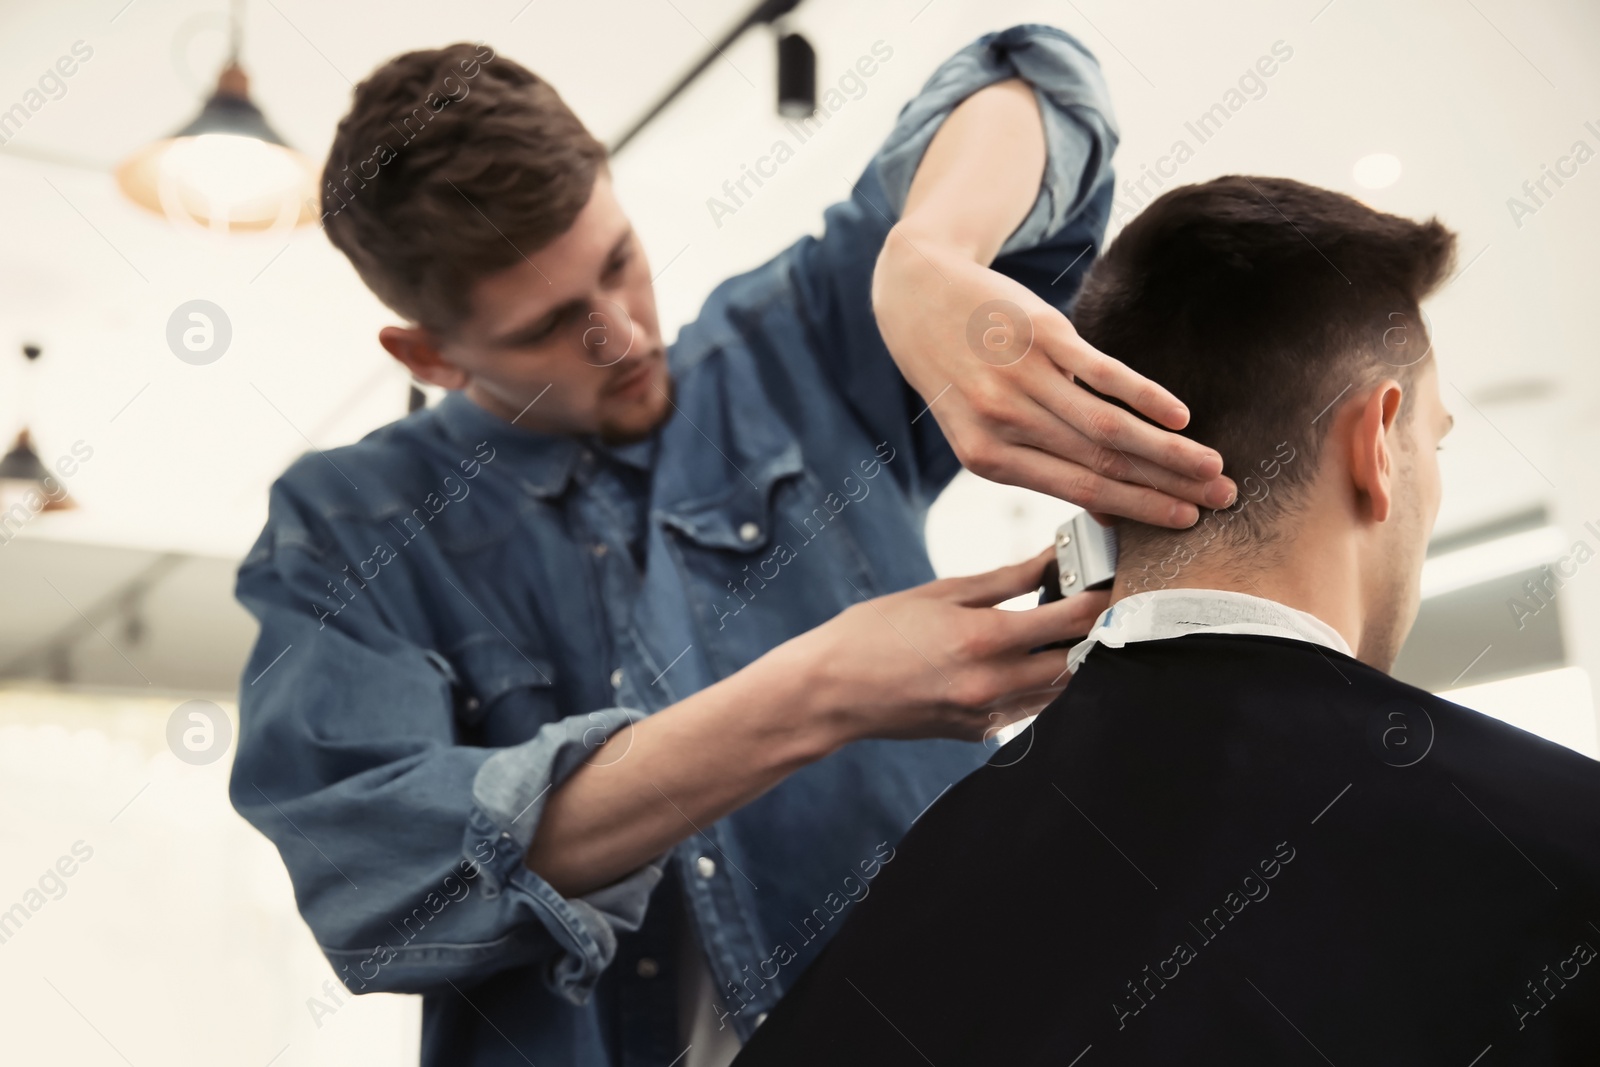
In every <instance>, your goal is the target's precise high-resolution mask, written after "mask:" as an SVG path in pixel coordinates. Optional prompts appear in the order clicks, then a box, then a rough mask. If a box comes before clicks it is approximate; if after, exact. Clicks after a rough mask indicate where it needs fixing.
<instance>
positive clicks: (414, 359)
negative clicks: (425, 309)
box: [378, 326, 467, 389]
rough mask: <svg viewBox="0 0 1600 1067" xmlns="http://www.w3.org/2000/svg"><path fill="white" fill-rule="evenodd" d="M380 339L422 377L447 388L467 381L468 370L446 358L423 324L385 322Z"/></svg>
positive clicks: (420, 379) (414, 372)
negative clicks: (388, 324) (386, 323)
mask: <svg viewBox="0 0 1600 1067" xmlns="http://www.w3.org/2000/svg"><path fill="white" fill-rule="evenodd" d="M378 343H379V344H381V345H382V346H383V347H384V348H386V349H388V351H389V354H390V355H391V356H393V357H394V358H395V359H397V360H399V361H400V362H401V363H403V364H405V367H406V369H407V370H409V371H410V372H411V376H412V377H413V378H415V379H417V380H418V381H422V382H427V383H429V384H430V385H437V386H440V387H441V388H444V389H461V388H464V387H465V386H466V384H467V374H466V372H465V371H463V370H462V369H461V368H459V367H457V366H455V365H453V364H450V363H446V362H445V360H444V357H443V356H441V355H440V354H439V342H438V341H437V340H435V339H434V336H433V334H432V333H431V332H429V331H428V330H426V329H423V328H422V327H421V326H385V327H384V328H383V329H381V330H379V331H378Z"/></svg>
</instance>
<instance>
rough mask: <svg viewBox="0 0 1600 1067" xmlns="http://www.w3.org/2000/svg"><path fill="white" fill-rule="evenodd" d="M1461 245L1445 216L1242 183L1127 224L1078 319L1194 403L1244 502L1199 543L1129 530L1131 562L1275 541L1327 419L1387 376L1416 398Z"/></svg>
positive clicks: (1284, 185)
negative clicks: (1435, 306) (1434, 312)
mask: <svg viewBox="0 0 1600 1067" xmlns="http://www.w3.org/2000/svg"><path fill="white" fill-rule="evenodd" d="M1455 243H1456V238H1455V234H1454V233H1452V232H1451V231H1450V230H1448V229H1446V228H1445V227H1444V226H1443V225H1442V224H1441V223H1440V222H1439V221H1438V220H1437V219H1429V220H1428V221H1426V222H1415V221H1412V220H1411V219H1405V218H1400V217H1399V216H1396V215H1386V214H1384V213H1383V212H1380V211H1374V210H1373V209H1372V208H1370V207H1367V206H1366V205H1365V204H1363V203H1361V202H1360V201H1358V200H1355V199H1353V198H1351V197H1348V196H1344V195H1343V194H1340V193H1335V192H1330V191H1329V190H1326V189H1318V188H1316V187H1314V186H1310V185H1303V184H1301V183H1300V182H1296V181H1290V180H1288V179H1287V178H1252V177H1244V176H1241V175H1230V176H1227V177H1222V178H1217V179H1215V180H1213V181H1209V182H1205V183H1202V184H1199V185H1186V186H1182V187H1180V188H1177V189H1173V190H1171V191H1170V192H1168V193H1166V194H1165V195H1163V196H1161V197H1159V198H1158V199H1156V200H1155V201H1154V202H1152V203H1151V204H1150V206H1149V207H1148V208H1146V209H1145V210H1144V211H1143V212H1142V213H1141V214H1140V215H1139V216H1138V217H1137V218H1135V219H1134V220H1133V221H1132V222H1131V223H1129V224H1128V226H1127V227H1126V228H1125V229H1124V230H1123V231H1122V232H1121V233H1120V234H1119V235H1118V236H1117V238H1116V240H1115V241H1113V242H1112V243H1111V246H1110V247H1109V248H1108V249H1107V250H1106V252H1105V254H1104V255H1103V256H1102V257H1101V258H1100V259H1099V261H1098V262H1096V263H1095V264H1094V266H1093V268H1091V270H1090V271H1089V274H1088V277H1087V279H1086V280H1085V281H1084V284H1083V289H1082V292H1081V294H1080V295H1079V297H1078V302H1077V305H1076V307H1075V309H1074V311H1073V316H1072V317H1073V322H1074V324H1075V325H1076V326H1077V329H1078V332H1079V333H1080V334H1081V335H1082V336H1083V338H1084V339H1085V340H1087V341H1088V342H1089V343H1090V344H1092V345H1094V346H1095V347H1096V348H1098V349H1100V351H1102V352H1105V353H1106V354H1108V355H1111V356H1114V357H1116V358H1117V359H1119V360H1121V361H1122V362H1124V363H1126V364H1127V365H1128V366H1130V367H1132V368H1133V369H1134V370H1137V371H1139V372H1140V373H1141V374H1144V375H1145V376H1147V377H1149V378H1151V379H1153V380H1154V381H1157V382H1159V383H1161V384H1162V385H1164V386H1166V387H1167V388H1168V389H1170V390H1171V391H1172V392H1173V393H1175V394H1176V395H1177V396H1178V398H1179V399H1181V400H1182V401H1183V402H1184V403H1185V404H1187V405H1188V406H1189V412H1190V422H1189V425H1188V427H1186V428H1185V429H1184V431H1183V433H1184V434H1185V435H1186V436H1188V437H1191V438H1193V439H1195V440H1197V441H1200V442H1201V443H1203V444H1206V445H1209V446H1211V447H1212V448H1215V449H1216V450H1217V451H1219V452H1220V453H1222V457H1223V463H1224V472H1225V473H1226V474H1228V476H1229V477H1231V478H1233V479H1234V481H1235V482H1236V483H1237V484H1238V485H1239V500H1238V501H1237V502H1236V503H1235V504H1234V506H1233V507H1232V508H1229V509H1227V510H1225V511H1220V512H1206V511H1202V512H1201V522H1200V524H1198V525H1197V526H1196V527H1195V528H1193V529H1191V530H1190V531H1183V532H1175V531H1171V530H1160V529H1158V528H1156V527H1151V526H1144V525H1142V524H1139V523H1133V522H1124V523H1122V524H1121V528H1120V533H1121V537H1122V544H1123V552H1124V555H1125V556H1126V555H1128V554H1130V553H1134V554H1141V555H1143V554H1148V552H1149V550H1150V549H1151V548H1152V547H1156V546H1160V545H1161V544H1163V543H1166V544H1176V543H1177V542H1178V541H1180V540H1184V539H1186V538H1193V537H1196V536H1199V537H1204V538H1205V539H1206V540H1208V541H1209V540H1210V539H1211V538H1213V537H1217V536H1225V537H1226V538H1227V539H1228V540H1230V541H1234V542H1238V541H1251V542H1256V543H1264V542H1266V541H1268V540H1270V537H1271V533H1272V528H1273V525H1274V523H1275V522H1276V520H1277V518H1278V517H1279V516H1280V515H1282V514H1283V511H1284V508H1285V506H1286V505H1289V504H1291V503H1292V502H1293V500H1294V498H1295V496H1296V490H1297V488H1298V487H1300V486H1303V485H1304V484H1306V483H1307V482H1308V481H1309V480H1310V478H1311V475H1312V474H1314V473H1315V469H1316V464H1317V459H1318V453H1319V451H1320V445H1321V443H1322V438H1323V436H1324V431H1325V430H1326V429H1327V427H1328V425H1329V422H1330V421H1331V420H1328V421H1322V420H1321V419H1320V418H1319V416H1320V414H1321V412H1323V411H1324V410H1325V409H1326V408H1328V406H1329V405H1330V404H1332V403H1333V401H1334V400H1335V399H1336V398H1338V397H1340V396H1341V395H1342V393H1341V391H1342V390H1348V389H1350V388H1359V387H1360V386H1362V385H1363V384H1370V383H1374V382H1376V381H1378V380H1381V379H1382V378H1383V377H1386V376H1392V377H1395V378H1397V379H1399V380H1400V381H1401V382H1402V384H1403V385H1409V379H1410V374H1411V368H1412V367H1413V366H1414V365H1415V364H1417V363H1420V362H1421V360H1422V358H1424V355H1425V354H1426V353H1427V352H1428V351H1429V344H1430V342H1429V339H1428V331H1427V328H1426V326H1425V325H1424V323H1423V321H1422V319H1421V309H1420V307H1419V305H1420V303H1421V302H1422V300H1423V298H1425V297H1426V296H1427V295H1428V294H1429V293H1430V292H1432V291H1433V290H1434V289H1435V288H1436V287H1437V286H1438V285H1439V283H1440V282H1441V281H1442V280H1443V279H1444V278H1445V277H1446V275H1447V274H1448V272H1449V270H1450V265H1451V263H1452V261H1453V259H1454V253H1455ZM1410 408H1411V405H1410V404H1409V403H1406V404H1405V405H1403V408H1402V412H1403V413H1404V412H1406V411H1409V409H1410ZM1284 443H1286V444H1284ZM1289 449H1293V455H1294V458H1293V459H1292V460H1288V461H1287V462H1285V461H1284V456H1285V455H1287V454H1288V453H1289ZM1269 473H1270V477H1269V476H1268V475H1269Z"/></svg>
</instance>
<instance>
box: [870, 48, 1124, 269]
mask: <svg viewBox="0 0 1600 1067" xmlns="http://www.w3.org/2000/svg"><path fill="white" fill-rule="evenodd" d="M1009 78H1021V79H1022V80H1023V81H1025V82H1027V83H1028V84H1029V85H1030V86H1031V87H1032V88H1033V92H1034V96H1035V97H1036V99H1037V100H1038V102H1039V113H1040V116H1041V118H1042V119H1043V123H1044V136H1045V148H1046V157H1047V158H1046V162H1045V170H1044V179H1043V181H1041V182H1040V185H1039V195H1038V198H1037V199H1036V200H1035V201H1034V204H1033V208H1032V210H1030V211H1029V212H1028V215H1027V217H1026V218H1024V219H1023V220H1022V223H1021V225H1019V226H1018V227H1017V228H1016V230H1015V231H1013V232H1012V234H1011V236H1010V237H1009V238H1007V239H1006V242H1005V244H1004V245H1002V246H1001V248H1000V255H1002V256H1004V255H1007V254H1009V253H1012V252H1020V251H1023V250H1025V249H1029V248H1032V247H1034V246H1036V245H1038V244H1040V243H1042V242H1044V241H1046V240H1048V239H1049V238H1050V237H1051V236H1053V235H1054V234H1056V233H1057V232H1059V231H1060V230H1061V228H1062V227H1063V226H1065V225H1066V224H1067V223H1068V222H1069V221H1071V220H1072V219H1073V218H1075V217H1077V215H1078V214H1079V213H1080V212H1082V211H1083V210H1084V208H1085V207H1086V206H1087V205H1088V203H1089V201H1090V199H1091V198H1092V197H1093V196H1094V194H1095V192H1096V191H1097V190H1098V189H1099V187H1100V186H1101V185H1103V184H1104V183H1106V182H1108V181H1110V180H1111V156H1112V154H1113V153H1114V152H1115V151H1116V147H1117V140H1118V132H1117V125H1116V119H1115V117H1114V116H1113V113H1112V109H1111V93H1110V90H1109V89H1107V88H1106V82H1105V77H1104V75H1103V74H1102V73H1101V71H1100V64H1099V63H1098V62H1097V61H1096V60H1095V58H1094V56H1093V55H1092V54H1090V52H1089V50H1088V49H1087V48H1085V47H1084V46H1083V45H1082V44H1080V43H1079V42H1078V39H1077V38H1075V37H1073V36H1072V35H1071V34H1069V33H1067V32H1066V31H1064V30H1059V29H1056V28H1055V27H1052V26H1038V25H1026V26H1013V27H1011V28H1010V29H1008V30H1004V31H1001V32H999V33H992V34H989V35H987V36H985V37H982V38H980V39H979V40H977V41H975V42H974V43H973V44H970V45H968V46H967V47H966V48H963V49H962V50H961V51H959V52H957V53H956V54H955V55H954V56H951V57H950V58H949V59H948V60H946V61H945V62H944V64H943V65H942V66H940V67H939V69H938V70H937V71H936V72H934V75H933V77H931V78H930V79H928V82H927V84H926V85H924V86H923V88H922V92H920V93H919V94H918V95H917V96H916V98H915V99H913V100H912V101H911V102H910V103H908V104H907V105H906V106H905V108H904V109H902V110H901V112H900V118H899V120H898V121H897V122H896V123H895V127H894V130H893V131H892V132H891V133H890V134H889V137H888V138H887V139H886V140H885V141H884V143H883V147H882V148H880V149H879V150H878V154H877V156H876V157H875V158H874V159H873V163H872V165H873V166H874V167H875V168H877V171H878V177H879V180H880V182H881V184H882V187H883V191H884V195H885V196H886V198H887V200H888V204H889V209H890V214H892V215H893V216H894V217H895V218H899V217H900V215H901V213H902V212H903V211H904V210H905V205H906V197H907V195H908V194H909V193H910V191H911V180H912V178H913V177H915V176H916V172H917V167H918V166H919V165H921V163H922V157H923V154H924V153H926V152H927V150H928V145H929V143H930V142H932V140H933V137H934V135H935V134H936V133H938V132H939V127H940V126H942V125H944V120H945V119H946V118H948V117H949V115H950V113H951V112H952V111H954V110H955V108H956V106H957V105H958V104H960V103H961V102H962V101H963V100H965V99H966V98H967V97H969V96H971V95H972V94H973V93H975V92H977V91H978V90H979V89H982V88H985V87H986V86H989V85H993V84H995V83H996V82H1001V81H1005V80H1007V79H1009ZM995 165H996V166H1004V165H1005V160H1004V159H1003V158H1002V159H997V160H996V161H995Z"/></svg>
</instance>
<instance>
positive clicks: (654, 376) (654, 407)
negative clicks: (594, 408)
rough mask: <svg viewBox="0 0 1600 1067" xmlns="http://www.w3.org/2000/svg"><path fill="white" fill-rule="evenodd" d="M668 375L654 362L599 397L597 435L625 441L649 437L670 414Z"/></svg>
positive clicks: (669, 379) (670, 388)
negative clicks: (643, 371)
mask: <svg viewBox="0 0 1600 1067" xmlns="http://www.w3.org/2000/svg"><path fill="white" fill-rule="evenodd" d="M671 393H672V378H671V376H669V375H668V374H667V373H666V367H665V365H664V363H663V364H658V365H657V366H656V367H654V368H652V369H651V371H650V372H649V373H647V374H644V375H641V376H640V377H639V378H638V380H635V381H632V382H625V383H624V388H623V389H620V390H616V391H611V392H607V393H605V394H604V395H602V396H601V398H600V438H601V440H603V441H606V442H608V443H610V444H626V443H628V442H630V441H638V440H640V439H642V438H645V437H649V436H650V435H651V434H652V433H654V432H655V430H656V429H657V427H659V426H660V425H661V424H662V423H664V422H666V421H667V417H668V416H669V415H671V413H672V402H671V399H670V397H671Z"/></svg>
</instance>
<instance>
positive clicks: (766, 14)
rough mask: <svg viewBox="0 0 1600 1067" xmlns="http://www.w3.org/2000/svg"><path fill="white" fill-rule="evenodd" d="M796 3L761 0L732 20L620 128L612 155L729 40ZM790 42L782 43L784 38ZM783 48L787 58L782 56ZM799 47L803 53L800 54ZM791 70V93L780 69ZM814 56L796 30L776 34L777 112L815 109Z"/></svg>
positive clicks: (766, 22)
mask: <svg viewBox="0 0 1600 1067" xmlns="http://www.w3.org/2000/svg"><path fill="white" fill-rule="evenodd" d="M799 6H800V0H761V2H760V3H758V4H756V5H755V6H754V7H753V8H751V9H750V10H749V12H748V13H746V14H745V16H744V18H742V19H740V20H739V21H738V22H737V23H735V24H734V27H733V29H731V30H729V31H728V32H727V33H726V34H724V35H723V37H722V39H721V40H720V41H717V42H716V43H715V44H713V45H712V46H711V47H710V48H709V49H707V50H706V51H705V52H704V53H702V54H701V56H700V58H699V59H698V60H696V61H695V64H694V66H692V67H690V68H689V72H688V73H687V74H685V75H684V76H683V77H682V78H679V79H678V82H677V84H676V85H674V86H672V88H670V89H668V90H667V91H666V92H665V93H662V94H661V96H660V98H659V99H657V100H656V102H655V103H654V104H651V105H650V106H649V107H648V108H647V109H645V112H644V114H643V115H640V116H639V117H638V118H637V119H635V120H634V122H633V125H631V126H629V127H628V128H627V129H626V130H624V131H623V132H622V135H621V136H620V137H618V138H617V139H616V140H614V141H612V142H611V145H610V147H609V149H608V150H609V151H610V153H611V154H612V155H616V154H617V153H618V152H621V151H622V149H623V148H624V147H626V146H627V144H628V142H630V141H632V140H633V139H634V138H635V137H637V136H638V135H639V134H640V132H642V131H643V130H644V128H645V127H646V126H648V125H650V123H652V122H654V121H655V119H656V117H657V116H658V115H660V114H661V113H662V112H663V111H665V110H666V109H667V105H669V104H671V103H672V102H673V101H674V100H676V99H677V98H678V97H679V96H680V95H681V94H682V93H683V91H684V90H685V89H687V88H689V86H691V85H693V84H694V81H695V79H696V78H698V77H700V75H702V74H704V73H705V70H706V68H707V67H709V66H711V64H712V63H713V62H714V61H715V60H717V59H718V58H719V57H721V56H722V54H723V53H724V52H725V51H727V50H728V49H729V48H731V47H732V46H733V43H734V42H735V41H737V40H738V39H739V38H740V37H743V36H744V34H745V31H746V30H748V29H750V28H751V27H752V26H772V25H776V24H777V23H778V21H779V20H780V19H782V18H783V17H784V16H785V15H788V14H789V13H790V12H792V11H794V9H795V8H797V7H799ZM786 41H787V42H790V43H788V44H785V42H786ZM786 50H787V55H788V57H789V58H786ZM802 50H803V56H804V58H802ZM786 64H787V69H788V70H789V71H790V72H791V73H790V75H789V77H791V78H793V79H795V84H794V95H792V96H791V95H790V94H789V85H788V83H787V82H785V80H784V78H785V74H784V71H785V69H786ZM816 70H817V60H816V53H815V52H813V51H812V50H811V45H810V43H809V42H808V41H806V39H805V38H803V37H801V36H800V35H799V34H797V33H787V34H785V33H781V32H780V35H779V38H778V113H779V114H781V115H786V116H796V115H810V114H811V113H812V112H813V111H814V110H816V98H817V88H816V81H817V74H816ZM802 75H803V76H804V77H803V81H804V82H806V83H809V89H802V88H801V80H802ZM786 107H791V108H799V107H805V110H804V111H790V110H785V108H786Z"/></svg>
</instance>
